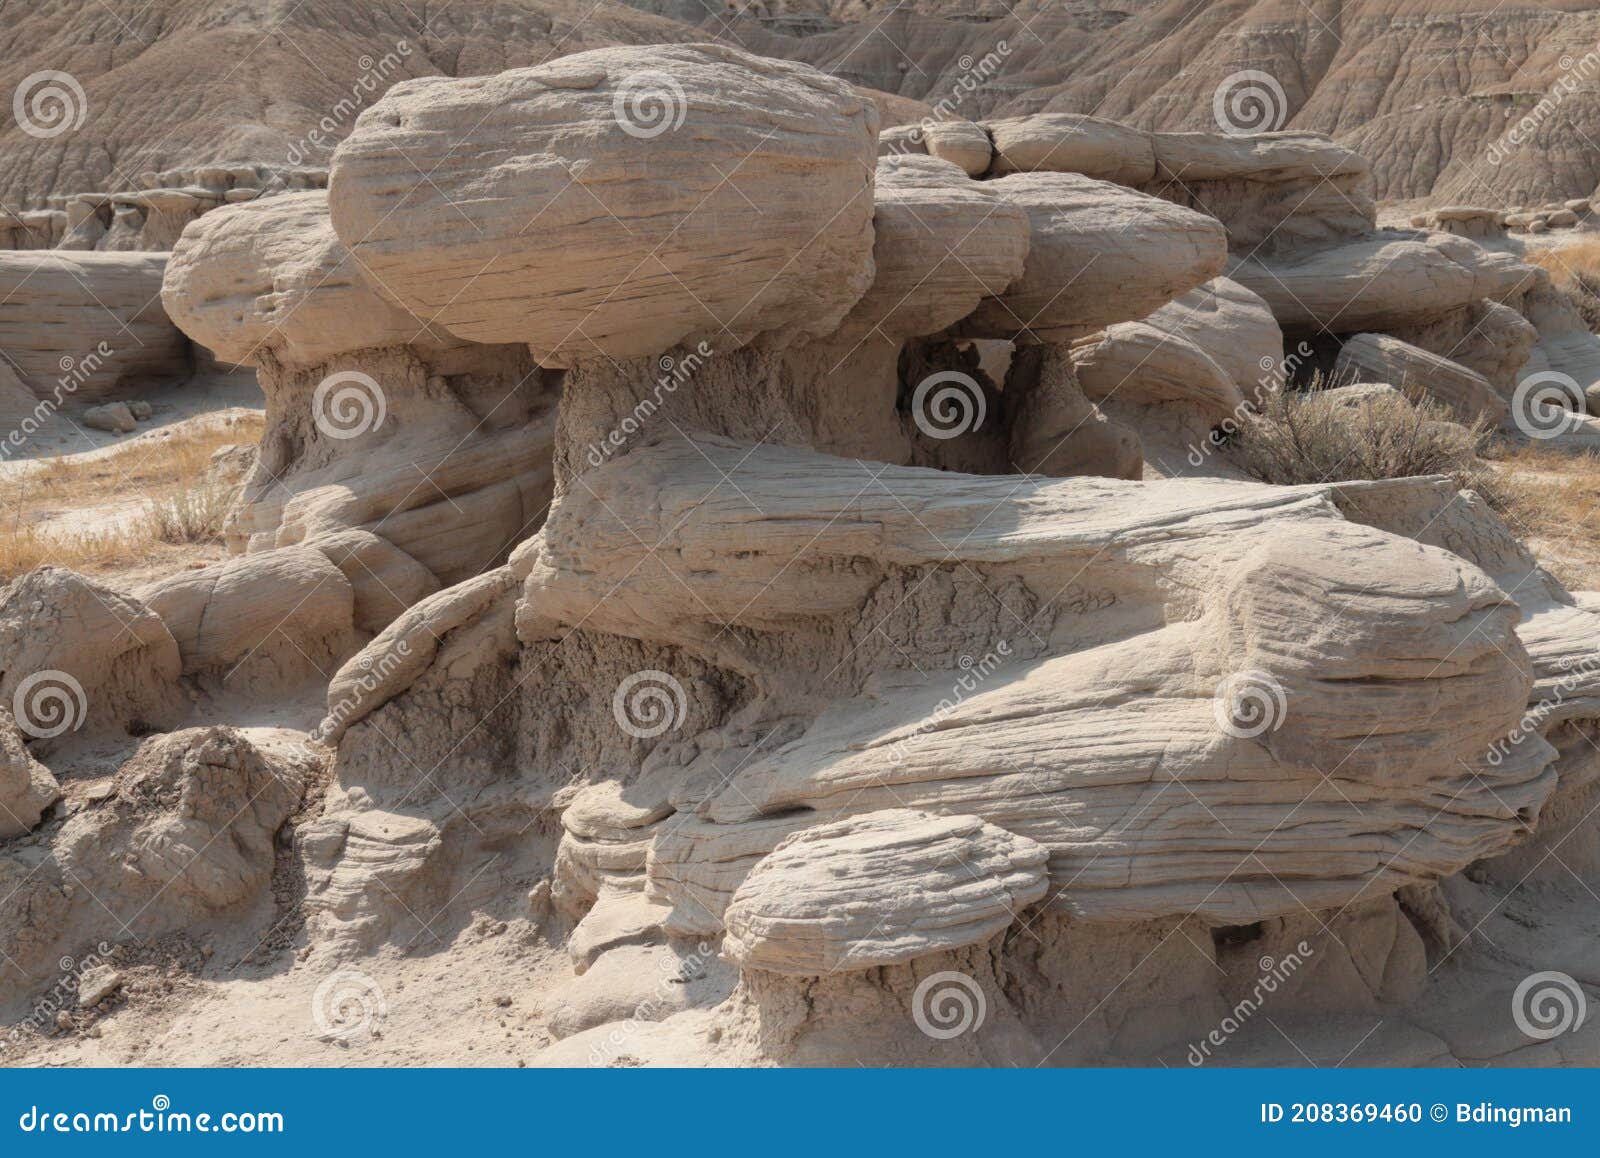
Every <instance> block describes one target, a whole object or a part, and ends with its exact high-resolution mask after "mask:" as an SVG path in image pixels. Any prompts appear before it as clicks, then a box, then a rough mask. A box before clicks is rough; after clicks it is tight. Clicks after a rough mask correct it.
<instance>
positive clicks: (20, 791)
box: [0, 708, 61, 840]
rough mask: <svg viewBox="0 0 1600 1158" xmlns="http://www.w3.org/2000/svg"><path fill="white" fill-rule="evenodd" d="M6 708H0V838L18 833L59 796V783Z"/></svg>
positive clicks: (7, 837) (28, 826)
mask: <svg viewBox="0 0 1600 1158" xmlns="http://www.w3.org/2000/svg"><path fill="white" fill-rule="evenodd" d="M26 740H27V737H26V736H25V735H24V734H23V733H22V732H21V731H19V730H18V728H17V724H16V720H15V719H13V718H12V715H11V712H10V710H9V709H8V708H0V840H8V839H10V838H11V837H13V836H21V835H22V834H23V833H25V832H28V831H30V830H31V829H32V828H33V827H34V826H35V825H37V824H38V823H39V818H40V817H41V816H42V815H43V814H44V811H45V809H47V808H49V807H50V806H51V805H52V804H54V803H55V802H56V801H57V800H59V799H61V785H60V784H58V783H57V782H56V778H55V777H54V776H52V775H51V774H50V770H49V769H48V768H46V767H45V766H44V765H43V764H41V763H39V761H37V760H35V759H34V758H33V756H32V754H31V753H30V752H29V751H28V749H27V747H26V746H25V741H26Z"/></svg>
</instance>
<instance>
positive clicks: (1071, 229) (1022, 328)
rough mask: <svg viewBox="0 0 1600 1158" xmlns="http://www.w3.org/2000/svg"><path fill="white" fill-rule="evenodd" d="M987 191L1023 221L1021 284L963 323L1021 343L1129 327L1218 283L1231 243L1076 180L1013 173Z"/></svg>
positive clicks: (1112, 188) (1184, 213)
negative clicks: (1026, 222)
mask: <svg viewBox="0 0 1600 1158" xmlns="http://www.w3.org/2000/svg"><path fill="white" fill-rule="evenodd" d="M986 187H987V188H989V189H992V190H993V191H994V192H995V193H997V194H999V195H1000V196H1001V197H1004V198H1005V199H1006V200H1008V201H1010V202H1012V203H1014V204H1016V205H1018V206H1020V207H1022V208H1023V209H1024V210H1026V211H1027V213H1028V217H1029V219H1030V221H1031V223H1032V230H1033V238H1032V242H1031V244H1030V246H1029V249H1028V258H1027V263H1026V265H1025V266H1024V269H1023V273H1022V277H1021V278H1019V279H1018V280H1017V281H1015V282H1013V283H1012V285H1011V287H1010V288H1009V289H1007V290H1006V292H1005V293H1003V294H1000V295H998V296H997V297H995V298H993V299H990V300H987V301H984V302H983V303H981V304H980V305H979V306H978V308H977V310H975V311H974V312H973V314H972V316H971V317H969V318H968V319H966V320H965V321H964V322H962V323H961V326H960V332H961V333H963V334H965V335H969V336H972V337H989V338H1009V339H1013V340H1015V341H1018V342H1023V343H1039V342H1055V341H1061V340H1064V339H1070V338H1073V337H1079V336H1082V335H1084V334H1086V333H1089V332H1091V331H1093V330H1095V329H1098V328H1099V327H1101V326H1106V325H1110V324H1111V323H1113V322H1122V321H1132V320H1133V319H1135V318H1141V317H1143V316H1144V315H1146V314H1148V313H1150V312H1151V311H1152V310H1154V309H1157V308H1158V307H1160V306H1163V305H1165V304H1166V303H1167V302H1169V301H1171V300H1172V299H1173V298H1175V297H1177V296H1178V295H1179V294H1183V293H1187V292H1188V291H1189V290H1192V289H1194V288H1195V287H1196V286H1198V285H1200V284H1201V283H1202V282H1205V281H1209V280H1210V279H1212V278H1214V277H1216V276H1217V275H1218V274H1220V273H1221V272H1222V270H1223V266H1224V264H1225V263H1226V260H1227V238H1226V235H1225V234H1224V233H1223V230H1222V226H1221V224H1220V223H1218V222H1217V221H1216V220H1215V219H1214V218H1211V217H1206V216H1205V215H1203V214H1200V213H1196V212H1194V211H1193V210H1190V209H1184V208H1181V207H1179V206H1176V205H1173V204H1171V203H1170V202H1166V201H1162V200H1160V199H1159V198H1155V197H1148V196H1145V195H1144V194H1141V193H1135V192H1133V191H1131V190H1129V189H1125V188H1123V187H1122V186H1120V185H1112V184H1109V183H1107V182H1104V181H1094V180H1091V179H1090V178H1088V177H1082V176H1079V175H1078V174H1076V173H1017V174H1013V175H1012V176H1009V177H1002V178H1000V179H998V180H996V181H990V182H987V183H986Z"/></svg>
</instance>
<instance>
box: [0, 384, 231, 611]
mask: <svg viewBox="0 0 1600 1158" xmlns="http://www.w3.org/2000/svg"><path fill="white" fill-rule="evenodd" d="M261 429H262V419H261V417H260V416H259V415H249V416H247V417H239V418H235V419H233V420H232V421H228V422H211V423H204V424H185V425H180V426H175V427H173V428H171V430H170V431H169V432H167V433H168V436H167V437H165V438H157V439H151V440H145V441H141V442H138V443H130V444H129V445H127V446H126V447H119V448H117V450H116V451H115V452H114V453H111V454H102V455H97V456H93V457H85V456H77V457H63V458H50V459H42V460H37V461H35V462H33V463H19V464H17V465H16V466H14V467H13V468H12V469H11V471H10V472H9V473H8V474H6V475H0V510H3V511H4V512H5V514H4V522H3V525H0V581H4V580H9V579H12V578H14V577H15V576H17V575H21V574H24V573H26V572H27V571H30V570H32V569H33V568H34V567H38V566H42V565H44V564H56V565H58V566H62V567H71V568H73V569H74V570H81V571H86V572H90V573H100V574H104V573H107V572H117V571H125V570H129V569H133V568H137V567H140V566H142V565H145V564H148V563H152V562H156V561H158V560H161V559H163V558H164V557H167V556H170V555H172V554H173V553H174V552H173V548H179V547H181V548H185V549H186V550H187V551H189V552H191V553H192V552H193V550H194V549H195V548H197V547H206V546H216V545H218V544H220V542H221V538H222V519H223V516H224V515H226V513H227V510H228V506H229V504H230V503H231V502H232V501H233V488H232V487H230V486H227V485H224V484H223V483H221V482H220V481H218V480H217V479H216V478H215V477H214V475H213V473H212V470H211V456H212V454H214V453H215V452H216V451H217V450H218V449H219V448H221V447H223V446H227V445H229V444H233V443H253V442H256V441H258V440H259V439H260V436H261ZM138 496H145V497H144V499H143V501H142V503H141V504H140V505H137V506H134V507H131V508H129V509H126V510H124V511H119V510H117V509H116V508H117V507H125V506H127V504H128V501H129V500H130V499H136V498H138ZM96 508H112V509H111V510H110V511H107V512H102V513H100V514H99V515H98V517H97V516H96ZM86 515H87V516H89V519H90V520H91V525H89V526H87V527H85V526H84V525H83V524H84V522H85V521H86V520H85V516H86ZM169 561H170V560H169Z"/></svg>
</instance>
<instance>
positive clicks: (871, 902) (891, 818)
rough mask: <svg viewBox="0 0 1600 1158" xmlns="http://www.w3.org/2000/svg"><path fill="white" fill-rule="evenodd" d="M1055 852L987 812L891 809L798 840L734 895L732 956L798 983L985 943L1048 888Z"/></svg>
mask: <svg viewBox="0 0 1600 1158" xmlns="http://www.w3.org/2000/svg"><path fill="white" fill-rule="evenodd" d="M1048 859H1049V854H1048V852H1047V851H1046V850H1045V849H1044V848H1043V847H1041V846H1040V845H1038V844H1036V843H1034V842H1033V841H1031V840H1029V839H1027V838H1026V837H1021V836H1016V835H1014V834H1012V833H1009V832H1007V831H1005V830H1004V829H1001V828H996V827H995V826H994V825H992V824H985V823H984V822H983V821H981V820H979V819H978V818H977V817H975V816H959V815H958V816H936V815H932V814H929V813H926V812H919V811H916V810H913V809H886V810H884V811H882V812H871V813H867V814H865V815H863V816H855V817H852V818H850V819H848V820H841V821H835V822H832V823H828V824H819V825H817V826H815V827H813V828H806V829H802V830H801V831H799V832H797V833H795V834H794V835H792V836H789V837H786V838H785V839H784V840H783V841H782V843H780V844H779V845H778V847H777V848H775V849H774V850H773V851H772V853H771V854H770V855H769V856H767V857H766V858H765V859H763V860H762V861H761V862H760V864H758V865H757V866H756V867H755V869H754V871H752V872H751V874H750V875H749V876H748V877H746V878H745V880H744V883H743V884H741V885H740V886H739V888H738V891H737V892H735V893H734V897H733V901H732V903H731V904H729V906H728V910H727V912H726V914H725V915H724V919H725V921H726V924H727V927H728V935H727V937H726V939H725V940H724V942H723V952H724V953H725V954H726V955H727V956H728V957H730V958H731V959H732V960H734V961H735V962H737V963H738V964H739V965H740V966H742V967H743V968H745V969H761V970H766V971H769V972H773V973H786V974H789V975H791V976H811V977H816V976H821V975H823V974H828V973H833V972H835V971H838V970H842V969H844V970H853V969H873V968H877V967H879V966H883V965H891V964H895V963H897V962H902V961H910V960H913V959H915V958H917V957H924V956H927V955H928V954H930V953H934V952H937V951H939V950H942V949H950V948H955V947H958V946H961V945H973V944H981V943H982V942H984V941H987V940H988V939H989V938H990V937H992V936H993V935H994V934H996V933H998V932H1000V931H1001V930H1002V929H1004V928H1005V927H1006V926H1007V925H1009V924H1011V922H1012V921H1014V920H1016V919H1017V915H1018V913H1019V912H1020V911H1021V910H1022V909H1023V908H1025V907H1026V906H1028V905H1031V904H1032V903H1034V902H1035V901H1038V900H1040V899H1041V898H1043V897H1044V895H1045V892H1046V890H1047V888H1048V880H1047V878H1046V875H1045V862H1046V861H1047V860H1048Z"/></svg>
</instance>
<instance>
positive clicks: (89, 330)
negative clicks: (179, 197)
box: [0, 250, 190, 405]
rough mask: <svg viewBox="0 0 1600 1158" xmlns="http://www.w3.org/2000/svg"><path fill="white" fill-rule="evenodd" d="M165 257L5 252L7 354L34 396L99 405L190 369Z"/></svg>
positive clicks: (0, 258) (0, 352)
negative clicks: (165, 290)
mask: <svg viewBox="0 0 1600 1158" xmlns="http://www.w3.org/2000/svg"><path fill="white" fill-rule="evenodd" d="M166 264H167V258H166V255H165V254H159V253H70V252H62V251H59V250H49V251H33V250H24V251H16V252H0V360H4V361H8V362H10V364H11V365H12V366H13V367H14V368H15V369H16V370H17V372H18V373H19V374H20V376H21V377H22V380H23V383H24V384H25V385H26V386H27V387H28V388H29V389H30V390H32V391H33V393H34V396H35V397H37V398H41V399H46V398H47V399H51V400H52V401H53V402H54V404H56V405H60V404H61V402H62V401H63V400H65V399H73V400H75V401H77V402H99V401H102V400H104V399H106V398H110V397H115V396H117V395H118V394H121V393H126V392H127V391H128V390H131V389H135V388H138V387H142V386H143V385H145V384H146V383H147V382H148V381H149V380H150V379H161V378H166V379H174V378H182V377H183V376H185V375H187V373H188V371H189V369H190V350H189V344H188V342H187V341H186V340H185V339H184V336H183V334H182V333H181V332H180V331H179V330H178V328H177V327H176V326H174V325H173V324H172V322H171V320H170V319H168V317H167V314H166V311H165V310H164V309H162V305H161V277H162V272H163V270H165V268H166Z"/></svg>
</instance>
